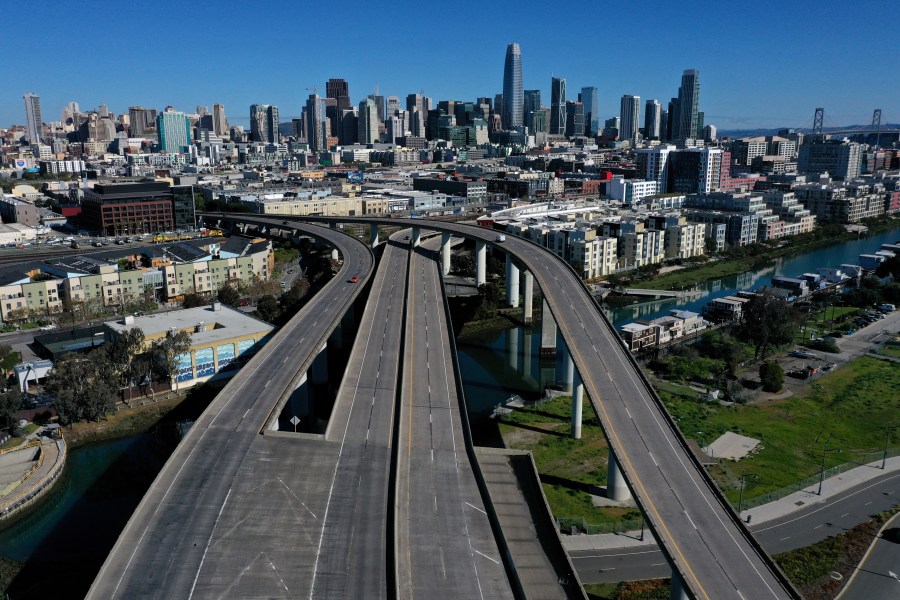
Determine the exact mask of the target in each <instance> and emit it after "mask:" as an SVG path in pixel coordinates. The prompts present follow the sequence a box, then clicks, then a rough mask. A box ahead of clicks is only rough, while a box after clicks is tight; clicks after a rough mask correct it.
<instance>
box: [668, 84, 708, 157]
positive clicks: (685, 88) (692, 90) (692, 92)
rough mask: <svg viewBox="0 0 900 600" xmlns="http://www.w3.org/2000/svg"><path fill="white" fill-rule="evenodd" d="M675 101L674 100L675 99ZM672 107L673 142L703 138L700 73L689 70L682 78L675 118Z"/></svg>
mask: <svg viewBox="0 0 900 600" xmlns="http://www.w3.org/2000/svg"><path fill="white" fill-rule="evenodd" d="M673 100H674V99H673ZM672 108H673V107H672V105H671V104H670V108H669V120H670V121H672V135H671V137H670V139H672V140H685V139H698V138H701V137H702V136H703V125H702V122H701V121H700V115H699V111H700V71H698V70H697V69H687V70H686V71H685V72H684V73H683V74H682V76H681V87H679V88H678V99H677V101H675V106H674V108H675V109H676V110H675V113H674V116H673V112H672Z"/></svg>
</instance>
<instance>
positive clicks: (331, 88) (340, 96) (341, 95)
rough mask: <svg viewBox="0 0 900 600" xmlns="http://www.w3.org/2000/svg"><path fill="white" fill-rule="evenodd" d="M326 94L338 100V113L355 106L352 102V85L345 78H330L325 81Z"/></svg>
mask: <svg viewBox="0 0 900 600" xmlns="http://www.w3.org/2000/svg"><path fill="white" fill-rule="evenodd" d="M325 96H326V97H328V98H334V99H335V100H337V110H338V114H341V113H342V112H343V111H345V110H350V109H351V108H353V105H352V103H351V102H350V85H349V84H348V83H347V82H346V81H345V80H343V79H335V78H332V79H329V80H328V81H327V82H326V83H325Z"/></svg>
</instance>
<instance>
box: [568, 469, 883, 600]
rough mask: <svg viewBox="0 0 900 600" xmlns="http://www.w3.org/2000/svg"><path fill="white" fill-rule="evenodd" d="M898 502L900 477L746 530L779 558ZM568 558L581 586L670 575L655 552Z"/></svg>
mask: <svg viewBox="0 0 900 600" xmlns="http://www.w3.org/2000/svg"><path fill="white" fill-rule="evenodd" d="M898 501H900V473H887V474H885V475H884V477H880V478H878V479H876V480H873V481H869V482H867V483H865V484H864V485H861V486H859V487H857V488H854V489H851V490H847V491H846V492H844V493H842V494H838V495H836V496H833V497H832V498H829V499H828V500H827V501H826V502H823V503H811V504H808V505H807V506H806V507H805V508H803V509H801V510H798V511H796V512H794V513H792V514H789V515H785V516H784V517H782V518H780V519H775V520H772V521H768V522H766V523H760V524H759V525H758V526H756V527H751V529H752V530H753V533H754V535H756V537H757V539H759V540H760V542H762V544H763V547H764V548H765V549H766V550H767V551H768V552H770V553H772V554H778V553H780V552H787V551H788V550H795V549H797V548H803V547H805V546H810V545H812V544H815V543H816V542H819V541H822V540H824V539H825V538H827V537H830V536H833V535H837V534H839V533H843V532H845V531H847V530H848V529H852V528H853V527H855V526H856V525H858V524H859V523H862V522H863V521H865V520H866V519H868V518H869V517H870V516H871V515H873V514H875V513H878V512H881V511H884V510H887V509H889V508H891V507H892V506H895V505H896V504H897V503H898ZM570 555H571V557H572V562H573V563H575V568H576V570H577V571H578V575H579V577H580V578H581V580H582V581H583V582H584V583H608V582H616V581H629V580H639V579H654V578H660V577H668V576H669V575H670V574H671V568H670V567H669V565H668V563H667V562H666V559H665V557H664V556H663V554H662V552H660V550H659V548H657V547H655V546H637V547H630V548H611V549H608V550H602V551H593V550H585V551H575V552H570ZM877 597H879V596H869V598H877Z"/></svg>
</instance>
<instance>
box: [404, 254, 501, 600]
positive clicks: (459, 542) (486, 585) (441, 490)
mask: <svg viewBox="0 0 900 600" xmlns="http://www.w3.org/2000/svg"><path fill="white" fill-rule="evenodd" d="M432 256H433V255H432V253H431V252H428V251H427V250H425V249H422V248H420V249H418V250H415V251H413V253H412V256H411V258H410V268H409V291H408V296H407V313H408V316H407V319H406V340H405V347H404V358H403V382H402V394H401V402H402V404H401V409H400V426H399V438H398V457H399V458H398V465H397V487H396V490H397V491H396V507H397V524H396V535H397V538H396V539H397V543H396V546H397V574H398V589H399V597H400V598H402V599H409V598H424V599H428V600H436V599H439V598H448V599H455V598H512V597H513V596H512V591H511V589H510V586H509V582H508V580H507V578H506V573H505V571H504V567H503V563H502V562H501V559H500V553H499V551H498V549H497V543H496V541H495V539H494V536H493V532H492V531H491V527H490V523H489V521H488V518H487V514H486V512H485V509H484V504H483V502H482V499H481V495H480V493H479V491H478V487H477V485H476V482H475V476H474V474H473V472H472V465H471V464H470V463H469V460H468V457H467V454H466V450H465V445H464V444H465V441H464V439H463V432H462V427H463V425H462V422H461V416H460V410H459V402H460V399H459V396H458V394H457V389H456V383H455V379H454V376H453V362H452V357H451V355H450V352H451V350H450V340H449V337H448V336H449V333H448V328H447V320H446V313H445V309H444V303H443V296H442V294H443V291H442V288H441V281H440V275H439V273H438V268H439V267H438V263H437V262H436V261H435V260H434V259H433V258H432Z"/></svg>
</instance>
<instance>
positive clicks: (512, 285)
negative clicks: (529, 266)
mask: <svg viewBox="0 0 900 600" xmlns="http://www.w3.org/2000/svg"><path fill="white" fill-rule="evenodd" d="M506 303H507V304H508V305H509V306H511V307H513V308H518V306H519V267H517V266H516V264H515V263H514V262H513V260H512V255H511V254H507V255H506Z"/></svg>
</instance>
